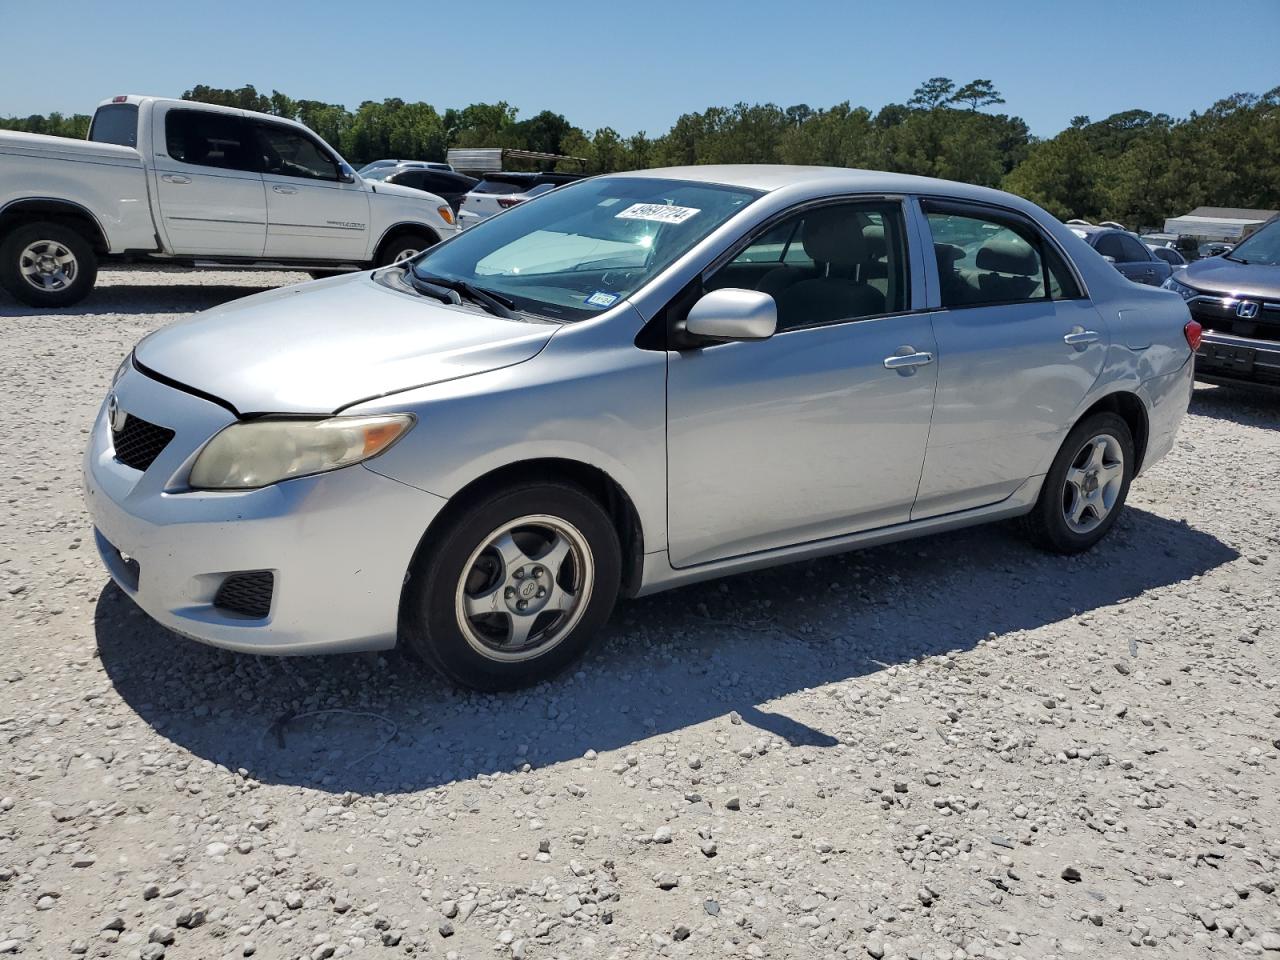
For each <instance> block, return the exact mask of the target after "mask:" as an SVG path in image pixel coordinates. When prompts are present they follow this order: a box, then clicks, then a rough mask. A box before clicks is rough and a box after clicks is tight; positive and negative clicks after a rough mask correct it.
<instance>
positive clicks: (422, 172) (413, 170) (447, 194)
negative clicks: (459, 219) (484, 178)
mask: <svg viewBox="0 0 1280 960" xmlns="http://www.w3.org/2000/svg"><path fill="white" fill-rule="evenodd" d="M365 179H366V180H369V181H373V182H378V183H398V184H400V185H401V186H402V187H413V189H415V190H425V191H426V192H427V193H432V194H435V195H436V196H437V197H440V198H442V199H443V200H444V201H445V202H446V203H447V204H449V206H450V207H451V208H452V209H453V212H454V213H455V214H457V212H458V208H459V207H460V206H461V205H462V198H463V197H465V196H466V195H467V192H468V191H470V190H472V189H474V188H475V186H476V185H477V184H478V183H479V182H480V181H479V180H477V179H476V178H475V177H468V176H467V175H466V174H464V173H454V172H453V171H451V170H436V169H431V168H427V167H423V166H421V165H420V164H401V165H398V166H387V167H379V168H378V169H376V170H373V171H371V172H370V173H368V174H366V175H365Z"/></svg>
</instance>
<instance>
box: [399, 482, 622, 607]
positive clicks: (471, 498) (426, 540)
mask: <svg viewBox="0 0 1280 960" xmlns="http://www.w3.org/2000/svg"><path fill="white" fill-rule="evenodd" d="M540 481H542V482H546V481H549V482H556V481H559V482H564V483H570V484H573V485H575V486H578V487H581V488H582V489H583V490H585V491H586V492H587V493H588V494H590V495H591V497H592V498H593V499H594V500H595V501H596V502H597V503H599V505H600V506H601V507H603V508H604V510H605V512H606V513H607V514H608V515H609V518H610V519H611V520H612V521H613V526H614V529H615V530H616V531H617V534H618V542H619V543H620V544H621V545H622V590H621V592H622V594H623V596H631V595H633V594H634V593H635V592H636V591H637V590H638V589H639V587H640V576H641V573H642V571H643V567H644V563H643V561H644V531H643V528H642V527H641V523H640V514H639V512H638V511H637V510H636V507H635V504H634V502H633V501H632V499H631V496H630V495H629V494H628V493H627V492H626V490H624V489H623V487H622V485H621V484H619V483H618V482H617V481H616V480H614V478H613V477H611V476H610V475H609V474H608V473H606V472H605V471H604V470H602V469H600V468H599V467H596V466H592V465H591V464H588V463H584V462H583V461H581V460H569V459H564V458H558V457H545V458H539V459H533V460H521V461H518V462H516V463H510V464H506V465H504V466H502V467H498V468H496V469H494V470H491V471H489V472H488V473H485V474H482V475H481V476H479V477H476V478H475V479H474V480H472V481H471V482H469V483H468V484H466V485H465V486H464V487H462V489H460V490H459V491H458V492H457V493H455V494H454V495H453V496H452V497H450V498H449V502H448V503H447V504H446V505H445V508H444V509H443V510H441V511H440V513H439V514H437V515H436V517H435V518H434V519H433V520H432V521H431V523H430V524H429V525H428V526H427V529H426V530H425V531H424V532H423V534H422V538H421V539H420V540H419V541H418V547H417V549H416V550H415V551H414V555H413V560H412V561H411V562H410V570H413V569H414V568H415V567H416V566H417V564H418V563H419V562H420V560H421V558H422V556H423V555H424V554H425V553H426V551H428V550H429V549H430V548H431V545H432V543H433V536H434V535H435V534H437V533H438V532H439V531H440V530H441V529H442V528H444V527H446V526H447V525H448V524H450V523H451V522H452V521H453V520H454V519H455V518H456V517H457V516H458V515H459V514H462V513H465V512H466V511H467V510H468V509H470V508H471V507H473V506H474V505H475V504H477V503H479V502H482V501H483V500H484V499H485V498H487V497H490V496H493V495H494V494H496V493H498V492H499V491H501V490H503V489H505V488H507V487H510V486H512V485H514V484H518V483H532V482H540ZM402 597H403V595H402ZM402 602H403V599H402Z"/></svg>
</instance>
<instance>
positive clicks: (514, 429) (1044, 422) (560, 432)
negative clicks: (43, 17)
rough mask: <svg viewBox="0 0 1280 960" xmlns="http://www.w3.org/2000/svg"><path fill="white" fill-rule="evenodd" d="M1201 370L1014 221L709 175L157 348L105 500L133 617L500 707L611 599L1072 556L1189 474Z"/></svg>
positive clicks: (122, 413) (112, 465)
mask: <svg viewBox="0 0 1280 960" xmlns="http://www.w3.org/2000/svg"><path fill="white" fill-rule="evenodd" d="M1198 336H1199V329H1198V327H1197V325H1196V324H1195V323H1194V322H1193V321H1191V320H1190V318H1189V315H1188V312H1187V308H1186V306H1185V304H1184V303H1183V302H1182V301H1181V299H1180V298H1179V297H1178V296H1176V295H1174V294H1172V293H1169V292H1166V291H1163V290H1157V289H1152V288H1148V287H1143V286H1139V285H1136V284H1132V283H1130V282H1129V281H1127V280H1126V279H1125V278H1124V277H1122V276H1121V275H1120V274H1118V273H1117V272H1116V271H1115V270H1114V269H1113V268H1112V267H1111V266H1110V264H1108V263H1107V262H1106V261H1105V260H1104V259H1103V258H1102V257H1101V256H1099V255H1098V254H1097V253H1096V252H1094V251H1093V250H1092V249H1091V248H1090V247H1089V246H1088V245H1087V244H1086V243H1085V242H1084V241H1082V240H1081V239H1080V238H1079V237H1077V236H1075V235H1074V234H1072V232H1071V231H1070V230H1068V229H1066V228H1065V227H1064V226H1062V225H1061V224H1060V223H1058V222H1057V221H1056V220H1054V219H1053V218H1052V217H1051V216H1049V215H1048V214H1046V213H1045V212H1044V211H1043V210H1041V209H1039V208H1038V207H1036V206H1034V205H1033V204H1030V203H1028V202H1026V201H1024V200H1020V199H1018V198H1017V197H1013V196H1010V195H1008V194H1005V193H1000V192H998V191H995V190H989V189H984V188H978V187H972V186H966V185H962V184H958V183H948V182H944V181H938V180H929V179H922V178H916V177H909V176H901V175H894V174H886V173H873V172H866V171H856V170H841V169H826V168H797V167H772V166H736V167H714V166H704V167H689V168H680V169H667V170H651V171H645V172H640V173H627V174H619V175H614V176H606V177H597V178H594V179H590V180H585V181H582V182H580V183H577V184H574V185H572V186H567V187H564V188H563V189H560V190H556V191H553V192H551V193H548V194H547V195H545V196H543V197H540V198H538V199H536V200H532V201H530V202H528V203H525V204H521V205H519V206H517V207H513V208H512V209H510V210H508V211H506V212H504V213H502V214H501V215H499V216H497V217H494V218H493V219H491V220H489V221H486V222H485V223H483V224H480V225H479V226H477V227H475V228H474V229H471V230H468V231H466V232H465V233H463V234H460V235H459V236H457V237H454V238H452V239H450V240H448V241H446V242H445V243H442V244H440V245H439V246H437V247H435V248H433V249H431V250H429V251H427V252H425V253H423V254H421V255H419V256H417V257H416V258H414V259H413V260H411V261H408V262H405V263H399V264H395V265H393V266H390V267H385V268H382V269H379V270H375V271H372V272H364V273H360V274H354V275H349V276H343V277H336V278H332V279H329V280H322V281H319V282H315V283H308V284H303V285H301V286H296V287H290V288H286V289H281V290H275V291H272V292H269V293H263V294H259V295H257V296H254V297H249V298H247V299H244V300H240V301H237V302H234V303H231V304H228V305H226V306H223V307H220V308H217V309H214V310H210V311H208V312H206V313H204V314H202V315H200V316H197V317H195V318H192V319H190V320H188V321H185V322H183V323H178V324H175V325H173V326H171V327H168V328H166V329H163V330H161V331H159V332H157V333H154V334H152V335H151V336H149V337H147V338H146V339H145V340H143V341H142V342H141V343H140V344H138V346H137V348H136V349H135V350H134V351H133V353H132V354H131V355H130V357H129V358H127V359H126V360H125V362H124V363H123V364H122V365H121V368H120V370H119V372H118V373H117V375H116V377H115V382H114V384H113V386H112V389H111V393H110V395H109V396H108V397H107V399H106V402H105V403H104V404H103V407H102V411H101V413H100V415H99V416H98V419H97V422H96V424H95V426H94V428H93V431H92V439H91V441H90V444H89V449H88V452H87V454H86V459H85V485H86V488H87V498H88V503H89V508H90V511H91V513H92V516H93V521H94V525H95V527H96V531H95V532H96V541H97V546H98V549H99V551H100V552H101V555H102V558H103V560H104V562H105V564H106V566H107V569H108V570H109V571H110V573H111V575H112V577H113V578H114V579H115V581H116V582H117V583H118V584H119V585H120V586H121V588H123V589H124V590H125V591H126V592H127V593H128V594H129V595H130V596H131V597H133V598H134V600H135V601H136V602H137V603H138V604H139V606H141V607H142V608H143V609H144V610H145V611H147V612H148V613H149V614H150V615H151V616H153V617H154V618H155V619H156V620H158V621H160V622H161V623H162V624H164V625H166V626H168V627H169V628H171V629H172V630H174V631H176V632H178V633H181V634H184V635H186V636H189V637H193V638H195V639H197V640H201V641H204V642H207V643H211V644H215V645H218V646H223V647H229V648H231V649H234V650H243V651H250V652H255V653H277V654H293V653H320V652H333V651H350V650H367V649H377V648H385V647H390V646H392V645H394V644H396V643H401V644H404V645H405V646H407V647H408V648H409V649H410V650H412V651H413V652H415V653H416V654H418V655H420V656H421V657H422V658H423V659H424V660H426V661H427V662H429V663H431V664H433V665H435V666H436V667H437V668H439V669H440V670H441V671H442V672H443V673H444V674H446V675H447V676H448V677H450V678H452V679H453V680H455V681H457V682H459V683H462V684H466V685H470V686H473V687H477V688H482V689H499V688H507V687H513V686H518V685H523V684H527V683H530V682H534V681H537V680H539V679H542V678H545V677H547V676H549V675H551V674H553V673H554V672H556V671H557V670H560V669H561V668H563V667H564V666H565V665H566V664H568V663H570V662H571V661H573V660H574V659H575V658H577V657H579V656H580V655H581V654H582V652H583V651H584V649H585V648H586V646H587V644H588V643H589V642H590V640H591V637H592V634H594V633H596V632H597V631H598V630H599V629H600V628H601V626H602V625H603V624H604V623H605V621H606V620H607V618H608V617H609V614H610V611H611V610H612V608H613V605H614V601H615V599H616V598H617V596H618V595H619V594H624V595H627V596H640V595H643V594H648V593H653V592H655V591H658V590H664V589H667V588H670V587H675V586H678V585H681V584H686V583H690V582H692V581H696V580H704V579H706V578H710V577H720V576H725V575H727V574H731V573H736V572H739V571H744V570H752V569H756V568H760V567H764V566H768V565H772V564H778V563H785V562H788V561H792V560H796V559H800V558H804V557H813V556H818V555H822V554H830V553H835V552H838V551H843V550H849V549H853V548H856V547H860V546H864V545H869V544H876V543H884V542H887V541H892V540H900V539H904V538H907V537H915V536H919V535H922V534H927V533H933V532H937V531H942V530H951V529H955V528H957V527H963V526H968V525H971V524H978V523H985V522H988V521H993V520H999V519H1004V518H1009V517H1021V518H1023V519H1024V521H1025V525H1026V528H1027V530H1028V532H1029V533H1030V535H1031V536H1032V537H1033V539H1034V540H1035V541H1036V542H1037V543H1039V544H1041V545H1043V546H1044V547H1046V548H1048V549H1050V550H1055V551H1059V552H1063V553H1075V552H1078V551H1082V550H1085V549H1088V548H1089V547H1091V546H1093V545H1094V544H1095V543H1097V542H1098V541H1099V540H1100V539H1101V538H1102V537H1103V536H1105V535H1106V533H1107V531H1108V530H1110V529H1111V527H1112V526H1113V525H1114V524H1115V522H1116V518H1117V516H1118V514H1119V513H1120V511H1121V509H1122V507H1123V506H1124V502H1125V496H1126V494H1127V492H1128V489H1129V484H1130V482H1131V481H1132V480H1133V478H1134V477H1136V476H1137V475H1138V474H1139V473H1140V472H1141V471H1142V470H1144V469H1145V468H1147V467H1149V466H1150V465H1151V464H1152V463H1154V462H1155V461H1156V460H1158V459H1159V458H1160V457H1162V456H1163V455H1164V454H1165V453H1166V452H1167V451H1168V450H1169V449H1170V447H1171V446H1172V444H1173V441H1174V435H1175V433H1176V431H1177V428H1178V424H1179V421H1180V420H1181V419H1182V416H1183V414H1184V412H1185V411H1186V408H1187V403H1188V400H1189V397H1190V393H1191V384H1192V363H1191V357H1192V353H1193V350H1194V348H1195V345H1196V342H1197V340H1198Z"/></svg>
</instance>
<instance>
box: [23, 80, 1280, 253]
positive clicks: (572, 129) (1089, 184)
mask: <svg viewBox="0 0 1280 960" xmlns="http://www.w3.org/2000/svg"><path fill="white" fill-rule="evenodd" d="M183 97H184V98H185V99H188V100H196V101H200V102H203V103H215V104H222V105H225V106H232V107H240V108H243V109H247V110H256V111H259V112H262V113H269V114H273V115H275V116H279V117H287V118H289V119H292V120H297V121H299V122H301V123H304V124H306V125H307V126H308V127H310V128H311V129H313V130H315V131H316V132H317V133H318V134H320V136H321V137H323V138H324V139H325V140H326V141H327V142H329V143H331V144H333V145H334V146H335V147H337V148H338V150H339V151H340V152H341V153H342V155H343V156H344V157H346V158H347V160H349V161H350V162H351V163H353V164H355V165H357V166H359V165H360V164H362V163H366V162H368V161H370V160H376V159H379V158H382V157H399V158H411V159H421V160H443V159H444V158H445V154H446V151H447V150H448V149H449V148H450V147H514V148H521V149H526V150H538V151H542V152H546V153H559V154H567V155H570V156H574V157H581V158H583V159H584V160H585V161H586V167H585V169H586V172H588V173H607V172H611V171H615V170H630V169H639V168H645V167H657V166H674V165H681V164H700V163H797V164H822V165H830V166H840V167H863V168H869V169H876V170H891V171H897V172H902V173H915V174H921V175H924V176H931V177H942V178H945V179H948V180H960V181H964V182H967V183H975V184H981V185H984V186H992V187H1001V188H1003V189H1005V190H1009V191H1012V192H1013V193H1017V194H1020V195H1021V196H1024V197H1027V198H1028V199H1030V200H1033V201H1035V202H1036V203H1038V204H1040V205H1041V206H1043V207H1045V208H1046V209H1047V210H1049V211H1050V212H1051V213H1053V214H1055V215H1056V216H1058V217H1060V218H1062V219H1068V218H1071V217H1084V218H1087V219H1090V220H1100V219H1107V220H1117V221H1120V222H1121V223H1124V224H1126V225H1128V226H1130V227H1133V228H1151V227H1157V228H1158V227H1160V226H1161V225H1162V224H1163V222H1164V219H1165V217H1167V216H1176V215H1178V214H1181V213H1185V212H1187V211H1188V210H1190V209H1192V208H1193V207H1197V206H1201V205H1212V206H1225V207H1257V208H1280V87H1276V88H1275V89H1273V90H1270V91H1268V92H1267V93H1264V94H1261V95H1257V94H1251V93H1239V94H1235V95H1233V96H1231V97H1227V98H1226V99H1224V100H1219V101H1218V102H1217V103H1214V104H1213V105H1212V106H1210V107H1209V108H1208V109H1207V110H1205V111H1204V112H1203V113H1194V112H1193V113H1192V114H1191V115H1190V116H1188V117H1185V118H1174V117H1170V116H1168V115H1166V114H1163V113H1151V112H1149V111H1146V110H1136V109H1135V110H1126V111H1124V112H1121V113H1116V114H1113V115H1111V116H1109V117H1106V118H1105V119H1102V120H1097V121H1095V120H1091V119H1090V118H1089V117H1087V116H1078V117H1075V118H1074V119H1073V120H1072V121H1071V125H1070V126H1069V127H1068V128H1067V129H1066V130H1063V131H1062V132H1061V133H1059V134H1057V135H1056V136H1053V137H1049V138H1044V139H1041V138H1037V137H1033V136H1032V135H1031V132H1030V130H1029V129H1028V128H1027V125H1026V123H1025V122H1024V121H1023V120H1022V119H1021V118H1020V117H1016V116H1011V115H1009V114H1005V113H999V112H996V111H995V109H994V108H996V107H998V106H999V105H1000V104H1002V103H1004V102H1005V101H1004V98H1003V97H1002V96H1001V95H1000V92H999V91H998V90H997V89H996V88H995V86H994V84H993V83H992V82H991V81H990V80H983V79H978V80H973V81H971V82H969V83H965V84H957V83H955V82H954V81H952V80H951V79H949V78H947V77H933V78H931V79H929V80H927V81H925V82H924V83H922V84H921V85H920V86H919V87H917V88H916V90H915V91H914V92H913V94H912V96H911V97H910V98H908V99H907V101H906V102H905V103H891V104H888V105H887V106H884V107H882V108H881V109H880V110H878V111H874V112H873V111H871V110H869V109H867V108H866V107H860V106H854V105H852V103H850V102H849V101H847V100H846V101H844V102H842V103H838V104H836V105H835V106H832V107H826V108H816V109H815V108H813V107H810V106H809V105H807V104H796V105H793V106H788V107H780V106H778V105H776V104H773V103H763V104H761V103H755V104H748V103H737V104H734V105H733V106H730V107H710V108H708V109H706V110H704V111H702V112H701V113H686V114H684V115H683V116H681V117H680V118H679V119H678V120H676V122H675V124H674V125H673V126H672V127H671V129H670V130H668V131H667V132H666V133H664V134H662V135H660V136H656V137H650V136H648V135H647V134H646V133H644V132H640V133H636V134H634V135H632V136H623V135H621V134H620V133H618V131H617V130H615V129H614V128H612V127H601V128H599V129H597V130H592V131H588V130H584V129H582V128H581V127H577V126H575V125H573V124H572V123H570V122H569V120H568V119H566V118H565V117H564V116H563V115H561V114H558V113H554V112H553V111H550V110H544V111H542V112H541V113H538V114H536V115H534V116H531V117H529V118H528V119H523V120H522V119H519V116H518V113H517V111H516V109H515V108H514V107H512V106H511V105H510V104H507V103H501V102H500V103H475V104H471V105H470V106H467V107H463V108H460V109H455V108H452V107H450V108H447V109H445V110H444V111H440V110H437V109H436V108H435V107H433V106H432V105H431V104H429V103H424V102H422V101H412V102H409V101H405V100H402V99H400V98H398V97H393V98H390V99H387V100H383V101H381V102H377V101H372V100H368V101H365V102H364V103H362V104H360V106H359V107H358V108H356V109H355V110H348V109H347V108H346V107H344V106H342V105H341V104H334V103H324V102H322V101H318V100H295V99H294V98H292V97H289V96H287V95H285V94H283V93H280V92H279V91H272V92H271V94H269V95H268V94H266V93H260V92H259V91H257V90H256V89H255V88H254V87H253V86H252V85H247V86H244V87H240V88H239V89H235V90H232V89H222V88H216V87H209V86H205V85H198V86H195V87H192V88H191V89H190V90H187V91H186V92H185V93H183ZM89 119H90V118H89V117H88V116H87V115H83V114H76V115H74V116H64V115H62V114H59V113H51V114H49V115H48V116H42V115H39V114H37V115H33V116H29V117H0V128H8V129H15V130H27V131H29V132H32V133H49V134H54V135H57V136H69V137H83V136H85V134H86V132H87V130H88V126H89ZM561 166H562V168H563V169H569V170H576V169H577V166H576V165H572V164H561Z"/></svg>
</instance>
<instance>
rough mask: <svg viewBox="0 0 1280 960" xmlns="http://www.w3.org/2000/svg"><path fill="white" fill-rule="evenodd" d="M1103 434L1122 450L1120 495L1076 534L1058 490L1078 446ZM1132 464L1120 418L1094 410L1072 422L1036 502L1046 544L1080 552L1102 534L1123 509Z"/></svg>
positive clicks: (1126, 430) (1125, 428)
mask: <svg viewBox="0 0 1280 960" xmlns="http://www.w3.org/2000/svg"><path fill="white" fill-rule="evenodd" d="M1104 433H1106V434H1110V435H1111V436H1113V437H1115V439H1116V440H1117V441H1118V442H1119V443H1120V446H1121V449H1123V451H1124V478H1123V481H1122V483H1121V485H1120V494H1119V496H1117V497H1116V502H1115V505H1114V506H1113V507H1112V508H1111V512H1110V513H1108V514H1107V516H1106V518H1105V519H1104V520H1103V521H1102V523H1100V524H1099V525H1098V526H1097V527H1095V528H1094V529H1093V530H1090V531H1089V532H1088V533H1077V532H1076V531H1074V530H1072V529H1071V528H1070V527H1069V526H1067V519H1066V517H1064V516H1063V513H1062V493H1063V486H1064V485H1065V484H1066V480H1067V471H1068V470H1070V469H1071V464H1072V461H1074V460H1075V458H1076V455H1077V454H1079V452H1080V448H1081V447H1083V446H1084V444H1085V443H1086V442H1087V441H1088V440H1089V439H1091V438H1092V437H1096V436H1098V435H1100V434H1104ZM1136 466H1137V461H1136V457H1135V453H1134V443H1133V434H1132V432H1131V431H1130V430H1129V425H1128V423H1126V422H1125V420H1124V418H1123V417H1121V416H1119V415H1118V414H1114V413H1097V414H1094V415H1093V416H1091V417H1089V418H1088V419H1086V420H1082V421H1081V422H1080V423H1078V424H1076V426H1075V427H1074V428H1073V429H1072V431H1071V432H1070V433H1069V434H1067V439H1066V440H1064V441H1063V443H1062V449H1060V450H1059V451H1058V455H1057V456H1056V457H1055V458H1054V461H1053V465H1052V466H1051V467H1050V468H1049V472H1048V474H1047V475H1046V476H1045V479H1044V484H1045V485H1044V489H1043V490H1042V491H1041V494H1040V500H1039V502H1038V503H1037V505H1036V512H1037V514H1038V516H1037V517H1036V518H1035V519H1036V521H1037V526H1038V527H1039V532H1040V534H1041V537H1042V539H1043V540H1044V541H1046V545H1047V546H1049V547H1051V548H1052V549H1054V550H1056V551H1058V552H1060V553H1080V552H1081V551H1083V550H1088V549H1089V548H1090V547H1092V546H1093V545H1094V544H1096V543H1097V542H1098V541H1099V540H1101V539H1102V538H1103V537H1105V536H1106V535H1107V533H1108V532H1109V531H1110V530H1111V528H1112V527H1113V526H1114V525H1115V523H1116V521H1117V519H1119V517H1120V514H1121V513H1122V512H1123V510H1124V505H1125V502H1126V500H1127V499H1128V496H1129V484H1130V483H1131V482H1132V481H1133V476H1134V469H1135V467H1136Z"/></svg>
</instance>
